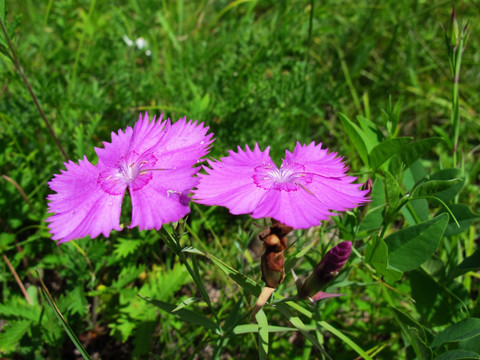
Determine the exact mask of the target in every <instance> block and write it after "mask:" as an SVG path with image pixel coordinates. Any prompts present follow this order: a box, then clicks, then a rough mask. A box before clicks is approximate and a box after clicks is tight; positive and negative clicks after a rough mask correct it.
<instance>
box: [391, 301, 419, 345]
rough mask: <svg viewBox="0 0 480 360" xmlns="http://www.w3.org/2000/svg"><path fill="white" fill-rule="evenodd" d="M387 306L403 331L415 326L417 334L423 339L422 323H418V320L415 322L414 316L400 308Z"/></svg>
mask: <svg viewBox="0 0 480 360" xmlns="http://www.w3.org/2000/svg"><path fill="white" fill-rule="evenodd" d="M389 308H390V310H391V311H392V312H393V315H394V316H395V318H396V320H397V321H398V323H399V324H400V327H401V328H402V330H403V331H404V332H405V333H407V331H408V329H409V328H415V329H417V334H418V336H420V338H421V339H422V340H423V341H425V338H426V335H425V329H424V327H423V326H422V325H420V323H419V322H417V321H416V320H415V319H414V318H412V317H411V316H410V315H408V314H406V313H404V312H403V311H401V310H400V309H397V308H395V307H393V306H390V307H389Z"/></svg>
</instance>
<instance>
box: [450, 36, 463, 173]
mask: <svg viewBox="0 0 480 360" xmlns="http://www.w3.org/2000/svg"><path fill="white" fill-rule="evenodd" d="M463 45H464V39H463V36H460V39H459V41H458V46H457V47H456V51H454V53H453V56H454V68H453V74H452V75H453V86H452V115H451V120H452V127H453V166H454V167H456V166H457V152H458V139H459V136H460V108H459V104H458V99H459V81H460V67H461V64H462V54H463Z"/></svg>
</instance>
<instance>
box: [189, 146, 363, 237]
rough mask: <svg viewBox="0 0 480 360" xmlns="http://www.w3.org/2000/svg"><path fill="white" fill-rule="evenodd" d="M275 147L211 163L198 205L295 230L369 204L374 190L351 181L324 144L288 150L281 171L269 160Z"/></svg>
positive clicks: (199, 189)
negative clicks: (280, 224)
mask: <svg viewBox="0 0 480 360" xmlns="http://www.w3.org/2000/svg"><path fill="white" fill-rule="evenodd" d="M269 150H270V147H267V148H266V149H265V151H261V150H260V148H259V146H258V144H255V147H254V149H253V151H252V150H250V148H249V147H248V146H247V147H246V150H245V151H243V149H241V148H240V147H238V151H237V152H234V151H232V150H231V151H229V156H227V157H225V158H222V159H220V161H208V164H209V165H210V166H211V168H208V167H204V168H205V170H206V172H207V174H199V175H198V176H199V177H200V182H199V184H198V185H197V189H196V190H194V191H193V192H194V199H195V201H196V202H198V203H200V204H205V205H220V206H225V207H227V208H228V209H229V210H230V212H231V213H232V214H235V215H238V214H250V215H251V216H252V217H253V218H256V219H258V218H264V217H272V218H274V219H275V220H278V221H279V222H280V223H282V224H284V225H287V226H290V227H293V228H294V229H307V228H310V227H311V226H315V225H320V221H321V220H327V219H328V218H329V217H330V216H333V215H334V213H332V212H331V211H345V210H347V209H351V208H354V207H356V206H358V205H360V204H362V203H364V202H365V201H368V200H367V199H366V194H367V193H368V190H360V189H359V187H360V184H353V183H352V182H353V181H355V180H356V178H355V177H350V176H346V174H345V172H346V170H347V168H346V166H345V164H344V163H343V161H342V158H340V157H337V154H336V153H329V152H328V149H322V144H319V145H315V143H314V142H312V143H311V144H309V145H302V144H300V143H297V145H296V146H295V149H294V151H293V153H291V152H289V151H287V152H286V155H285V159H284V160H283V163H282V166H281V167H280V168H277V166H276V165H275V164H274V163H273V161H272V160H271V158H270V156H269V154H268V153H269Z"/></svg>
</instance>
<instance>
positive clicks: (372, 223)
mask: <svg viewBox="0 0 480 360" xmlns="http://www.w3.org/2000/svg"><path fill="white" fill-rule="evenodd" d="M385 203H386V198H385V186H384V185H383V181H382V180H381V179H380V178H376V179H375V181H374V182H373V186H372V193H371V196H370V204H369V206H368V213H367V215H366V216H365V217H364V218H363V220H362V222H361V223H360V226H359V230H358V231H359V232H360V231H370V230H374V229H378V228H379V227H380V225H382V223H383V216H382V214H383V210H384V209H385Z"/></svg>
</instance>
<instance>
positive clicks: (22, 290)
mask: <svg viewBox="0 0 480 360" xmlns="http://www.w3.org/2000/svg"><path fill="white" fill-rule="evenodd" d="M3 260H4V261H5V263H6V264H7V266H8V268H9V269H10V271H11V272H12V274H13V277H14V278H15V281H16V282H17V284H18V287H19V288H20V290H21V292H22V294H23V296H24V297H25V299H26V300H27V302H28V303H29V304H30V305H32V304H33V303H32V299H30V296H29V295H28V293H27V290H26V289H25V286H23V283H22V280H20V278H19V277H18V274H17V272H16V271H15V269H14V268H13V266H12V264H11V263H10V261H9V260H8V259H7V257H6V256H5V254H4V255H3Z"/></svg>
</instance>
